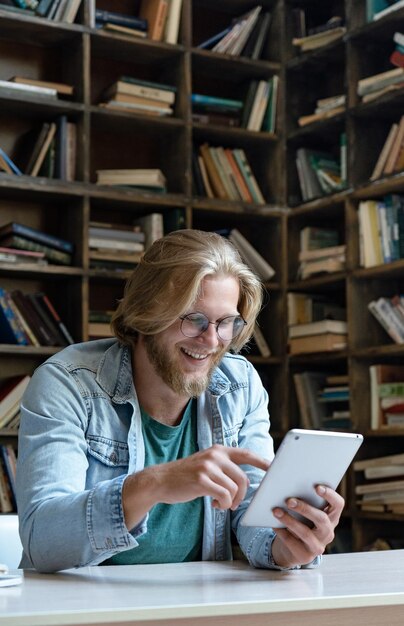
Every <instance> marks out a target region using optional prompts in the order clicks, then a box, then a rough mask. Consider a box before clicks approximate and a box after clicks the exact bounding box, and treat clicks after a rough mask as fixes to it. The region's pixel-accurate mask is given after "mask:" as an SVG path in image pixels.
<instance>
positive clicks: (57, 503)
mask: <svg viewBox="0 0 404 626" xmlns="http://www.w3.org/2000/svg"><path fill="white" fill-rule="evenodd" d="M267 402H268V398H267V394H266V392H265V390H264V388H263V386H262V384H261V381H260V378H259V376H258V374H257V372H256V371H255V369H254V368H253V367H252V365H251V364H250V363H249V362H248V361H247V360H246V359H245V358H243V357H241V356H236V355H231V354H227V355H226V356H225V357H224V358H223V360H222V363H221V364H220V366H219V367H218V368H217V370H216V371H215V373H214V375H213V378H212V381H211V384H210V387H209V389H208V390H207V391H206V392H205V393H203V394H202V396H201V397H200V398H198V402H197V406H198V446H199V449H205V448H208V447H209V446H211V445H212V444H214V443H218V444H223V445H225V446H234V447H236V446H239V447H240V448H249V449H251V450H254V451H255V452H257V453H258V454H260V455H262V456H264V457H266V458H268V459H270V460H271V459H272V458H273V443H272V439H271V437H270V435H269V418H268V411H267ZM143 466H144V443H143V438H142V429H141V417H140V410H139V405H138V402H137V397H136V392H135V388H134V384H133V378H132V367H131V352H130V349H129V348H127V347H124V346H122V345H120V344H119V343H118V342H117V341H116V340H115V339H102V340H97V341H92V342H87V343H82V344H76V345H73V346H69V347H68V348H66V349H64V350H62V351H61V352H59V353H58V354H56V355H55V356H52V357H51V358H50V359H48V361H46V362H45V363H44V364H42V365H41V366H40V367H39V368H38V369H37V370H36V372H35V373H34V375H33V377H32V380H31V382H30V384H29V387H28V389H27V391H26V393H25V395H24V398H23V402H22V406H21V426H20V431H19V456H18V467H17V503H18V511H19V518H20V534H21V539H22V543H23V546H24V555H23V558H22V562H21V567H34V568H36V569H38V570H39V571H45V572H50V571H56V570H61V569H66V568H71V567H81V566H85V565H97V564H99V563H101V562H102V561H104V560H105V559H108V558H109V557H111V556H112V555H114V554H116V553H118V552H121V551H123V550H128V549H130V548H133V547H136V545H137V540H136V538H137V537H139V535H141V534H142V533H145V532H147V516H146V517H145V518H144V519H143V520H142V522H141V523H139V524H138V525H137V526H136V527H135V528H133V529H131V530H130V532H129V531H128V530H127V528H126V526H125V522H124V515H123V509H122V498H121V493H122V485H123V482H124V480H125V478H126V476H127V475H128V474H130V473H132V472H136V471H139V470H141V469H142V468H143ZM244 469H245V471H246V472H247V474H248V477H249V480H250V487H249V489H248V493H247V497H246V498H245V500H244V501H243V502H242V504H241V505H240V507H239V508H238V509H237V511H235V512H230V511H218V510H217V509H214V508H212V506H211V504H210V499H209V498H205V507H204V533H203V548H202V558H203V560H225V559H230V558H232V553H231V531H230V526H231V525H232V527H233V529H234V530H235V532H236V535H237V539H238V541H239V544H240V546H241V548H242V550H243V552H244V553H245V555H246V556H247V558H248V560H249V562H250V563H251V564H252V565H254V566H257V567H271V544H272V541H273V538H274V532H273V531H272V530H271V529H262V528H261V529H257V528H248V527H243V526H241V525H240V523H239V522H240V518H241V517H242V515H243V512H244V511H245V508H246V506H247V504H248V502H249V500H250V499H251V496H252V493H253V492H254V490H255V489H256V488H257V485H258V484H259V482H260V480H261V478H262V471H261V470H258V469H256V468H253V467H250V466H248V467H245V468H244Z"/></svg>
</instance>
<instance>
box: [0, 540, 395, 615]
mask: <svg viewBox="0 0 404 626" xmlns="http://www.w3.org/2000/svg"><path fill="white" fill-rule="evenodd" d="M24 577H25V580H24V583H23V584H22V585H20V586H19V587H8V588H7V587H3V588H0V626H22V625H24V626H50V625H51V626H56V625H57V626H63V625H66V624H69V625H75V626H78V625H80V626H82V625H84V624H98V625H100V624H102V625H104V624H109V625H111V624H113V625H114V626H123V625H126V626H127V625H128V624H135V625H136V626H145V625H146V624H147V625H148V626H150V625H151V624H157V625H158V626H163V625H164V626H174V625H175V626H189V625H190V624H192V626H205V625H207V624H214V625H215V626H227V625H229V626H230V625H231V626H235V625H237V626H261V625H263V624H267V625H270V626H309V625H310V626H313V625H315V624H318V625H320V624H321V625H322V626H362V625H366V626H381V625H383V626H398V625H399V626H403V624H404V550H396V551H387V552H367V553H357V554H341V555H330V556H326V557H324V561H323V564H322V565H321V566H320V567H319V568H318V569H316V570H300V571H299V570H298V571H292V572H271V571H269V570H256V569H253V568H251V567H249V566H248V565H247V564H246V563H241V562H221V563H210V562H205V563H182V564H175V565H134V566H115V567H93V568H83V569H80V570H66V571H64V572H61V573H58V574H53V575H45V574H38V573H36V572H33V571H27V570H26V571H25V572H24Z"/></svg>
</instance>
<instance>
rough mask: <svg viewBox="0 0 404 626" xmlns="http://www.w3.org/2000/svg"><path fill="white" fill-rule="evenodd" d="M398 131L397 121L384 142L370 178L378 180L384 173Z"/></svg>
mask: <svg viewBox="0 0 404 626" xmlns="http://www.w3.org/2000/svg"><path fill="white" fill-rule="evenodd" d="M397 131H398V124H395V123H394V124H392V125H391V126H390V130H389V132H388V134H387V137H386V141H385V142H384V144H383V147H382V149H381V151H380V153H379V156H378V158H377V161H376V163H375V166H374V168H373V172H372V174H371V175H370V180H376V179H377V178H380V176H381V175H382V173H383V170H384V167H385V165H386V162H387V158H388V156H389V154H390V152H391V148H392V146H393V143H394V140H395V138H396V136H397Z"/></svg>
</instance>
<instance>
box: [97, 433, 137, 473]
mask: <svg viewBox="0 0 404 626" xmlns="http://www.w3.org/2000/svg"><path fill="white" fill-rule="evenodd" d="M87 447H88V453H89V454H90V455H91V456H92V457H94V458H95V459H98V461H101V463H104V465H108V466H109V467H127V466H128V465H129V449H128V445H127V444H126V443H123V442H121V441H114V440H112V439H105V438H104V437H94V436H92V435H91V436H88V437H87Z"/></svg>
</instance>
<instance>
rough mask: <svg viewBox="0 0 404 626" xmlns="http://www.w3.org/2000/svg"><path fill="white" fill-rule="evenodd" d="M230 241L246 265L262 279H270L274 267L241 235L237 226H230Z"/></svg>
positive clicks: (273, 272)
mask: <svg viewBox="0 0 404 626" xmlns="http://www.w3.org/2000/svg"><path fill="white" fill-rule="evenodd" d="M229 239H230V241H231V242H232V243H233V244H234V245H235V247H236V248H237V250H238V251H239V253H240V256H241V257H242V258H243V260H244V262H246V263H247V265H250V267H251V269H252V270H253V271H254V272H256V273H257V274H258V275H259V277H260V278H261V279H262V280H264V281H267V280H271V278H272V277H273V276H274V274H275V270H274V268H273V267H272V266H271V265H270V264H269V263H268V262H267V261H266V260H265V259H264V257H263V256H262V255H261V254H260V253H259V252H258V251H257V250H256V249H255V248H254V246H253V245H252V244H251V243H250V242H249V241H248V240H247V239H246V238H245V237H244V235H242V233H241V232H240V231H239V230H238V229H237V228H232V229H231V230H230V233H229Z"/></svg>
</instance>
